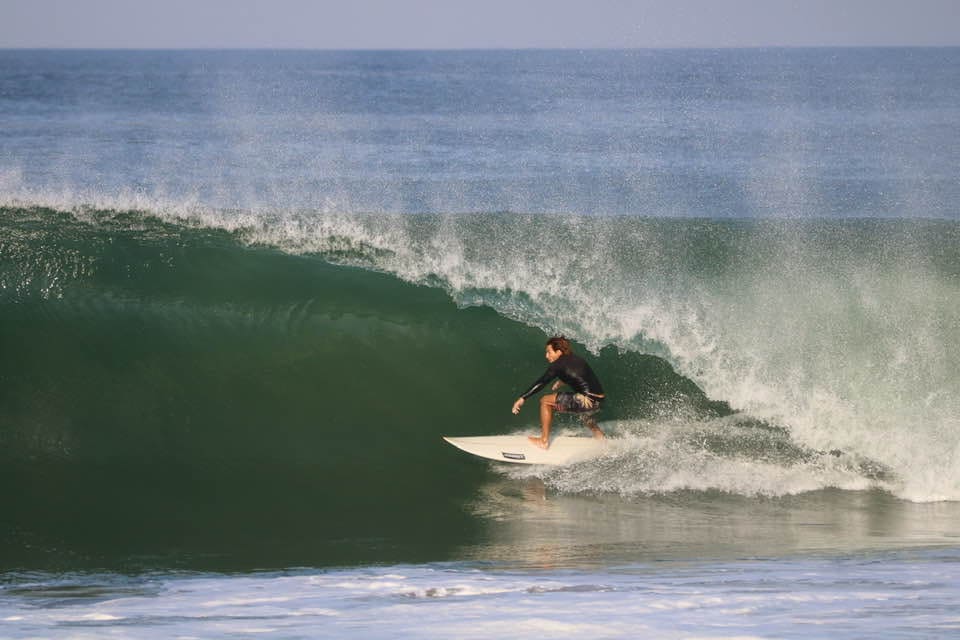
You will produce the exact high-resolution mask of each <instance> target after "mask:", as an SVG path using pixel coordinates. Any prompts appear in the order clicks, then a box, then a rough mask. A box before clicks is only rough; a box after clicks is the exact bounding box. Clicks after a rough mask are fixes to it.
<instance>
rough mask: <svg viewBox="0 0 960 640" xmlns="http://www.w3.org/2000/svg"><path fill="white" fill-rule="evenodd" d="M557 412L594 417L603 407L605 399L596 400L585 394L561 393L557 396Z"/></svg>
mask: <svg viewBox="0 0 960 640" xmlns="http://www.w3.org/2000/svg"><path fill="white" fill-rule="evenodd" d="M556 406H557V411H559V412H561V413H576V414H579V415H581V416H592V415H593V414H595V413H597V412H598V411H600V409H601V408H602V407H603V398H594V397H591V396H588V395H586V394H583V393H574V392H573V391H561V392H560V393H558V394H557V402H556Z"/></svg>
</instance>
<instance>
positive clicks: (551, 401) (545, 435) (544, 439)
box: [530, 393, 557, 449]
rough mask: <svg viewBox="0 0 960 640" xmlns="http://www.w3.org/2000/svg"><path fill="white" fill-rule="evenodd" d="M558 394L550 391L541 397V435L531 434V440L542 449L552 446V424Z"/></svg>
mask: <svg viewBox="0 0 960 640" xmlns="http://www.w3.org/2000/svg"><path fill="white" fill-rule="evenodd" d="M556 403H557V394H555V393H550V394H547V395H545V396H542V397H541V398H540V437H539V438H538V437H537V436H530V442H532V443H533V444H535V445H537V446H538V447H540V448H541V449H547V448H549V447H550V424H551V423H552V422H553V410H554V409H555V408H556V406H557V404H556Z"/></svg>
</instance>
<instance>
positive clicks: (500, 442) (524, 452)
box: [443, 436, 606, 465]
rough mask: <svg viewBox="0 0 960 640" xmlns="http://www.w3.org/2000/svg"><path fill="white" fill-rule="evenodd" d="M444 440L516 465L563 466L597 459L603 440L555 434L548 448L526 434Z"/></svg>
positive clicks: (461, 447)
mask: <svg viewBox="0 0 960 640" xmlns="http://www.w3.org/2000/svg"><path fill="white" fill-rule="evenodd" d="M443 439H444V440H446V441H447V442H449V443H450V444H452V445H453V446H455V447H457V448H458V449H462V450H464V451H466V452H467V453H472V454H473V455H475V456H480V457H481V458H489V459H490V460H499V461H500V462H513V463H517V464H550V465H564V464H572V463H574V462H581V461H583V460H589V459H590V458H596V457H597V456H599V455H601V454H602V453H603V451H604V448H605V445H606V441H605V440H597V439H596V438H578V437H574V436H557V437H555V438H553V439H552V440H551V441H550V448H549V449H541V448H540V447H538V446H537V445H535V444H533V443H532V442H530V440H529V439H528V438H527V436H467V437H463V438H447V437H444V438H443Z"/></svg>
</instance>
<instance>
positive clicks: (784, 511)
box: [457, 478, 960, 569]
mask: <svg viewBox="0 0 960 640" xmlns="http://www.w3.org/2000/svg"><path fill="white" fill-rule="evenodd" d="M470 508H471V510H472V511H473V513H474V514H475V515H476V516H477V517H478V518H479V519H480V520H481V521H482V522H483V523H484V524H485V527H486V531H485V535H484V536H483V538H484V541H483V542H481V543H478V544H475V545H471V546H470V547H467V548H465V549H464V550H463V551H462V552H458V554H457V555H458V556H460V557H462V558H464V559H470V560H476V561H484V562H493V563H506V564H509V565H511V566H514V567H518V566H519V567H528V568H543V569H558V568H574V567H577V568H580V567H585V566H591V565H595V566H599V565H610V564H621V563H623V564H626V563H635V562H655V561H664V560H671V561H682V560H694V559H696V560H709V559H718V560H723V559H730V558H768V557H782V556H787V555H793V554H803V553H827V554H830V553H851V552H858V551H877V550H884V549H897V548H903V547H915V546H940V545H949V546H960V503H955V502H941V503H922V504H918V503H911V502H907V501H903V500H899V499H897V498H895V497H893V496H891V495H890V494H888V493H885V492H883V491H878V490H873V491H863V492H858V491H841V490H823V491H817V492H811V493H807V494H802V495H799V496H788V497H781V498H749V497H742V496H735V495H729V494H721V493H718V492H676V493H671V494H665V495H658V496H630V497H621V496H617V495H610V494H606V495H570V494H562V493H558V492H556V491H554V490H552V489H550V488H549V487H546V486H545V485H544V483H543V481H541V480H540V479H538V478H526V479H496V480H493V481H490V482H488V483H487V484H485V485H484V486H482V487H481V489H480V491H479V493H478V495H477V497H476V499H475V500H474V501H473V503H472V504H471V505H470Z"/></svg>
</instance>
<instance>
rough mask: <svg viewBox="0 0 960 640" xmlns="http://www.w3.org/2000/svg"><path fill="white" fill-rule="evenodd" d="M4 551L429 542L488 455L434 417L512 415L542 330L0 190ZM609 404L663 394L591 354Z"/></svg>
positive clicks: (627, 368) (462, 523)
mask: <svg viewBox="0 0 960 640" xmlns="http://www.w3.org/2000/svg"><path fill="white" fill-rule="evenodd" d="M0 225H2V226H0V238H2V240H0V256H2V263H0V265H2V266H0V283H2V289H0V296H2V297H0V304H2V315H0V354H2V357H0V381H2V385H0V464H2V467H0V486H2V490H0V496H2V497H0V523H2V526H0V531H2V532H3V536H4V539H3V541H2V548H3V558H2V560H0V568H3V569H13V568H18V567H34V568H36V567H43V568H58V567H127V566H129V567H132V568H137V567H150V566H154V565H158V566H186V567H193V566H198V567H209V568H231V567H236V568H250V567H257V566H290V565H297V564H304V565H306V564H309V565H330V564H337V565H339V564H351V563H355V562H363V563H369V562H378V561H412V560H436V559H443V558H445V557H447V556H448V555H449V554H451V553H453V552H454V551H455V550H456V549H459V548H461V547H462V546H463V545H469V544H472V543H476V542H477V541H478V540H477V538H478V536H482V535H483V534H482V531H483V529H482V526H481V524H480V523H478V522H477V520H476V519H475V517H474V516H473V515H471V513H470V512H469V511H470V510H469V508H467V506H466V505H467V504H468V503H469V502H470V501H472V500H473V499H474V498H475V495H476V491H477V486H478V485H479V483H480V481H481V480H482V479H483V478H484V477H486V474H488V471H487V469H486V467H485V466H483V465H480V464H472V463H465V461H464V459H463V458H461V457H460V454H458V453H457V452H455V451H454V450H452V449H451V448H450V447H448V446H447V445H445V444H444V443H443V442H442V441H441V438H440V436H441V435H445V434H493V433H503V432H504V431H511V430H516V429H518V428H521V427H523V426H524V425H532V424H535V420H536V416H535V412H532V411H531V412H527V413H526V414H525V415H524V416H522V417H521V418H520V419H518V418H514V417H513V416H511V415H510V412H509V408H510V405H511V403H512V401H513V399H514V398H515V396H516V395H517V393H518V391H519V390H522V388H523V387H524V385H526V384H527V383H529V381H530V380H532V379H533V378H535V377H536V376H537V375H539V373H540V371H541V369H542V367H543V366H544V363H543V362H542V355H541V350H542V343H543V341H544V339H545V337H546V336H545V334H544V333H543V332H542V331H540V330H538V329H535V328H531V327H529V326H525V325H523V324H521V323H519V322H515V321H512V320H509V319H506V318H504V317H502V316H500V315H498V314H497V313H495V312H494V311H492V310H490V309H489V308H483V307H468V308H458V307H457V306H456V305H455V304H454V303H453V302H452V301H451V299H450V298H449V296H448V295H447V294H446V293H444V291H442V290H440V289H436V288H429V287H426V286H417V285H413V284H409V283H405V282H402V281H400V280H398V279H397V278H395V277H393V276H390V275H386V274H382V273H376V272H372V271H368V270H361V269H358V268H351V267H343V266H335V265H332V264H330V263H328V262H326V261H324V260H323V259H321V258H319V257H313V256H291V255H286V254H283V253H280V252H278V251H276V250H272V249H269V248H250V247H248V246H246V245H244V244H242V243H241V242H239V241H238V239H237V238H236V237H235V236H234V235H233V234H231V233H228V232H225V231H217V230H209V229H193V228H188V227H185V226H178V225H172V224H167V223H162V222H160V221H158V220H157V219H154V218H151V217H149V216H144V215H142V214H138V213H132V212H131V213H110V212H100V213H94V214H90V215H88V216H80V217H76V216H74V215H72V214H67V213H62V212H56V211H50V210H41V209H16V208H6V209H3V210H0ZM589 357H590V359H591V360H592V362H593V363H594V366H595V368H596V370H597V371H598V373H599V375H601V376H602V378H603V379H604V381H605V385H606V386H607V388H608V391H609V393H610V395H611V397H612V398H615V400H613V401H611V403H610V407H609V409H608V410H607V413H606V415H605V416H604V419H605V420H616V419H618V418H620V417H624V416H631V417H643V416H650V415H652V414H653V413H655V412H656V411H658V410H659V409H658V407H661V406H662V405H663V404H664V402H670V403H672V404H676V403H677V402H678V400H679V401H680V402H681V403H682V404H684V405H685V406H686V407H687V408H688V410H692V411H694V412H696V413H697V414H698V415H701V416H712V415H722V414H726V413H729V409H728V408H727V407H726V405H724V404H723V403H717V402H710V401H709V400H707V398H706V397H705V396H704V395H703V393H702V392H701V391H700V390H699V389H698V388H697V387H696V386H695V385H694V384H693V383H692V382H690V381H689V380H687V379H685V378H683V377H681V376H679V375H677V374H676V373H674V372H673V370H672V369H671V367H670V366H669V365H668V364H667V363H666V362H664V361H663V360H660V359H658V358H655V357H653V356H645V355H641V354H638V353H634V352H622V351H619V350H617V349H615V348H613V347H607V348H605V349H603V350H602V351H601V352H600V353H599V355H597V356H589Z"/></svg>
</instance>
